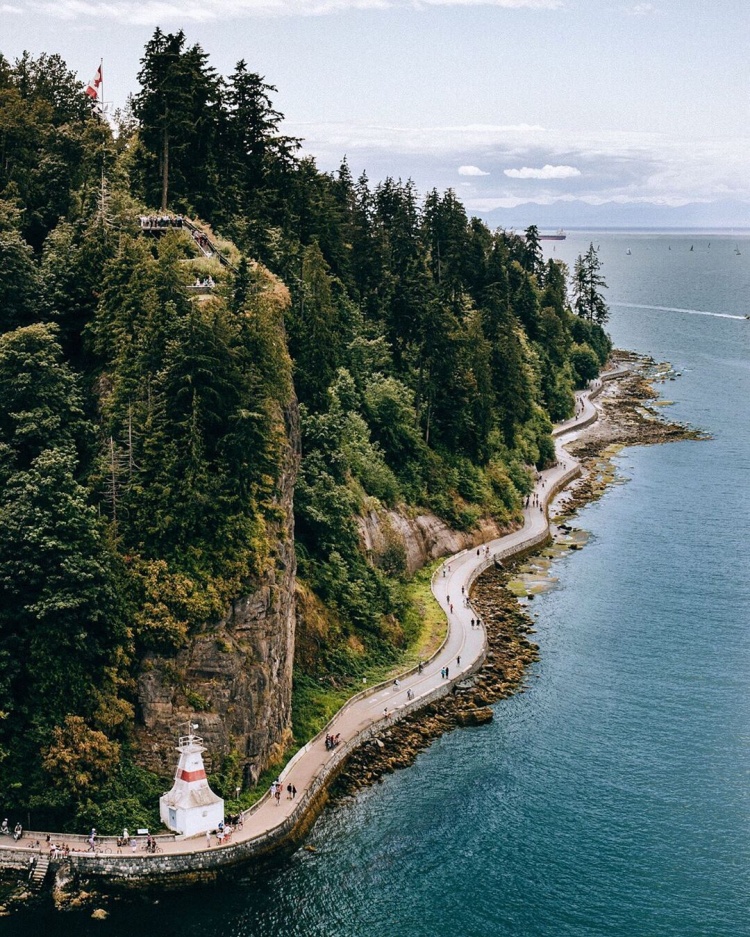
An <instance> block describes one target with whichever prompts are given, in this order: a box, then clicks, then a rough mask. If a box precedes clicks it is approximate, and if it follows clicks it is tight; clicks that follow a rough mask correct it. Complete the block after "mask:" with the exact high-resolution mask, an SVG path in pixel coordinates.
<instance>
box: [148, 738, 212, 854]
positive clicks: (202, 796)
mask: <svg viewBox="0 0 750 937" xmlns="http://www.w3.org/2000/svg"><path fill="white" fill-rule="evenodd" d="M197 728H198V726H197V725H196V724H195V723H193V722H190V723H188V734H187V735H181V736H180V738H179V741H178V745H177V751H178V752H179V753H180V760H179V762H178V764H177V771H176V772H175V776H174V784H173V785H172V790H171V791H169V792H168V793H166V794H163V795H162V796H161V797H160V798H159V814H160V816H161V822H162V823H163V824H164V825H165V826H167V827H169V829H170V830H174V831H175V832H176V833H181V834H182V835H183V836H198V835H199V834H200V833H205V832H206V831H207V830H215V829H216V828H217V827H218V825H219V824H220V823H223V822H224V801H223V800H222V798H221V797H218V796H217V795H216V794H214V792H213V791H212V790H211V788H210V787H209V786H208V780H207V778H206V769H205V768H204V767H203V752H204V751H205V750H206V749H205V748H204V746H203V739H202V738H201V737H200V736H198V735H194V734H193V729H197Z"/></svg>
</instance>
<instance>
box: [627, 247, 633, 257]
mask: <svg viewBox="0 0 750 937" xmlns="http://www.w3.org/2000/svg"><path fill="white" fill-rule="evenodd" d="M625 253H626V254H627V255H628V256H630V255H631V254H632V253H633V252H632V251H631V249H630V248H628V249H627V250H626V251H625Z"/></svg>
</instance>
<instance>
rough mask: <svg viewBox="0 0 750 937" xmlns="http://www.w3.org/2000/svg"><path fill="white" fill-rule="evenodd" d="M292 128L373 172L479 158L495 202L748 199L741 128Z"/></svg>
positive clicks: (436, 177) (410, 170) (445, 176)
mask: <svg viewBox="0 0 750 937" xmlns="http://www.w3.org/2000/svg"><path fill="white" fill-rule="evenodd" d="M285 131H286V132H288V133H290V134H291V135H293V136H299V137H302V138H304V141H305V142H304V149H305V150H306V151H307V152H308V153H311V154H312V155H314V156H315V157H316V158H317V159H318V161H319V164H320V165H321V166H323V167H324V168H326V169H335V168H336V167H338V165H339V163H340V161H341V155H342V154H343V153H347V154H348V155H349V157H350V159H351V160H352V161H353V162H356V164H357V165H358V167H361V169H367V170H368V173H369V175H370V178H383V177H384V176H386V175H393V176H395V177H399V176H401V177H402V178H406V177H409V176H411V177H413V178H414V179H415V181H416V182H417V185H418V186H420V187H422V188H427V187H429V188H431V187H432V186H434V185H437V186H438V188H440V187H441V186H442V187H446V188H447V187H448V186H451V185H453V184H454V182H453V180H454V179H455V172H456V170H455V169H454V168H453V167H454V166H462V165H473V164H474V161H476V162H477V163H478V164H479V165H480V166H481V167H482V171H483V172H489V173H491V176H490V178H482V179H481V196H482V198H484V199H490V200H493V203H492V205H491V206H490V207H493V206H494V207H504V208H509V207H514V206H516V205H520V204H524V203H527V202H532V201H533V202H536V203H537V204H551V202H550V200H554V199H560V200H564V199H568V200H570V201H586V202H588V203H589V204H597V203H598V204H609V203H614V204H618V203H620V204H639V200H641V202H642V203H643V204H653V205H663V206H672V207H679V206H680V205H685V204H687V203H701V202H709V201H716V200H726V199H730V200H731V199H733V200H741V201H743V202H750V174H748V156H747V154H748V152H750V138H741V137H738V136H733V137H726V138H723V139H722V138H714V139H703V140H701V139H695V138H693V139H690V140H686V139H685V138H684V137H682V136H679V135H677V134H667V133H641V132H637V131H596V132H591V131H589V132H578V131H573V130H567V129H561V128H557V129H549V128H544V127H540V126H535V125H529V124H518V125H491V124H469V125H464V126H461V125H450V126H431V127H394V126H384V125H382V124H356V123H347V124H343V123H336V124H288V125H285ZM513 164H515V165H516V166H520V167H526V168H528V167H535V166H536V167H539V166H541V167H543V168H544V167H546V166H552V167H553V168H559V167H561V166H564V167H568V169H569V170H570V169H573V170H574V173H568V174H566V176H564V177H562V179H561V178H560V177H559V176H558V177H557V178H556V177H555V175H552V177H551V178H550V177H547V178H545V177H539V176H532V177H530V178H528V177H527V178H523V177H522V178H520V179H519V178H514V177H513V176H509V175H505V174H504V172H503V167H505V166H508V165H513ZM576 167H577V168H576ZM516 171H517V172H520V171H521V170H516ZM545 176H546V174H545ZM464 178H465V179H467V180H471V181H478V180H476V179H474V178H473V177H471V176H466V177H464ZM478 194H479V193H477V195H478ZM466 201H467V206H468V207H470V208H472V209H475V210H478V211H481V210H483V209H482V204H481V203H480V201H479V200H478V198H477V199H474V200H473V201H469V193H468V192H467V193H466ZM487 210H489V208H488V209H487Z"/></svg>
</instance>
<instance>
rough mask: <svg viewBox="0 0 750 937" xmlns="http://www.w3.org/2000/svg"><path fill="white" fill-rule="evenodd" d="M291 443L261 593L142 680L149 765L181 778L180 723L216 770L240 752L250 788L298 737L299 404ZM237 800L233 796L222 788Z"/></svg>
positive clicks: (140, 733)
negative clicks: (294, 733) (294, 727)
mask: <svg viewBox="0 0 750 937" xmlns="http://www.w3.org/2000/svg"><path fill="white" fill-rule="evenodd" d="M284 417H285V423H286V429H287V443H286V446H285V452H284V457H283V466H282V471H281V474H280V477H279V483H278V487H277V494H276V498H275V504H274V508H277V509H278V510H277V511H275V512H273V513H275V514H277V515H278V517H279V520H278V522H275V523H274V524H270V523H269V525H268V529H267V534H268V539H269V542H270V543H271V544H272V550H271V557H270V560H269V562H268V564H267V568H266V571H265V573H264V574H263V576H262V577H260V578H259V580H258V582H257V585H256V588H255V589H254V590H253V591H252V592H251V593H249V594H248V595H246V596H243V597H242V598H239V599H237V600H236V601H234V602H233V603H232V605H231V608H230V609H229V610H228V613H227V615H226V617H225V618H224V619H222V620H221V621H220V622H217V623H216V624H215V625H214V626H213V627H211V628H209V629H206V631H205V632H203V633H201V634H197V635H193V636H192V638H191V640H190V642H189V644H188V645H187V646H186V647H185V648H183V649H182V650H181V651H180V652H179V653H178V654H176V655H175V656H173V657H170V658H168V659H167V658H162V657H157V656H150V657H148V658H147V659H146V660H145V661H144V662H143V667H142V670H141V674H140V677H139V679H138V702H139V716H140V719H139V724H140V727H139V728H138V730H137V737H138V743H139V748H140V752H141V758H140V760H141V761H142V762H143V763H144V764H146V765H147V766H148V767H150V768H151V769H152V770H155V771H159V772H160V773H166V774H171V773H172V772H173V771H174V768H175V765H176V759H177V755H176V752H175V750H174V746H175V742H176V735H177V733H178V731H179V727H180V724H181V723H182V724H183V725H184V724H185V723H187V721H188V720H189V719H192V720H193V721H195V722H197V723H198V725H199V730H198V731H199V734H200V735H202V736H203V738H204V740H205V744H206V748H207V752H206V756H205V762H206V768H207V769H208V770H209V771H210V770H212V767H215V766H217V765H218V763H219V761H220V759H221V757H222V756H224V755H226V754H229V753H230V752H236V753H237V755H238V756H239V760H240V765H241V768H242V774H243V777H244V780H245V783H254V782H255V781H256V780H257V778H258V775H259V774H260V773H261V772H262V771H263V770H264V768H265V767H266V766H267V765H268V764H269V763H270V762H272V761H273V760H274V759H275V757H277V756H279V755H280V754H281V753H282V752H283V750H284V749H285V748H286V746H287V744H288V743H289V741H290V740H291V694H292V664H293V658H294V625H295V611H294V587H295V577H296V559H295V553H294V515H293V492H294V483H295V479H296V476H297V469H298V465H299V422H298V413H297V405H296V401H295V402H294V403H293V404H292V405H290V406H289V407H288V408H287V410H286V413H285V414H284ZM217 793H219V794H222V795H224V796H227V795H228V794H230V793H231V792H229V791H218V792H217Z"/></svg>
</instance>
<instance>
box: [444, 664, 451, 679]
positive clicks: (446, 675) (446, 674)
mask: <svg viewBox="0 0 750 937" xmlns="http://www.w3.org/2000/svg"><path fill="white" fill-rule="evenodd" d="M449 674H450V671H449V670H448V668H447V667H446V668H445V679H446V680H447V679H448V676H449Z"/></svg>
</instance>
